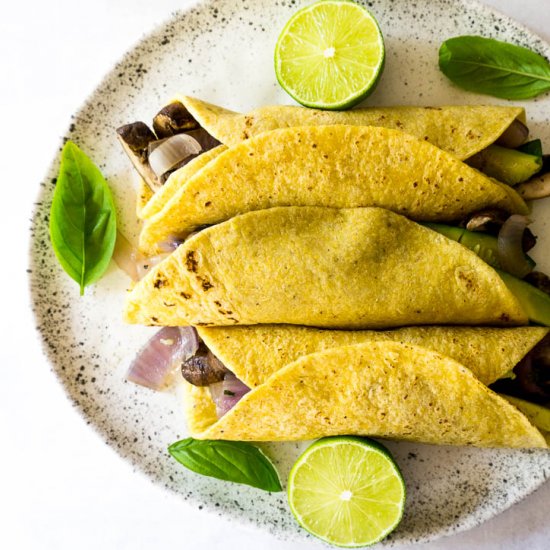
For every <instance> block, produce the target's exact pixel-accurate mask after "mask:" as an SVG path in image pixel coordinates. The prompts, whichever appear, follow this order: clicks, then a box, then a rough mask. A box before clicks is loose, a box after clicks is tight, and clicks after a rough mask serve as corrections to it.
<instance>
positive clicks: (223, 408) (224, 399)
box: [209, 373, 250, 418]
mask: <svg viewBox="0 0 550 550" xmlns="http://www.w3.org/2000/svg"><path fill="white" fill-rule="evenodd" d="M209 388H210V395H211V396H212V401H214V404H215V405H216V414H217V415H218V418H221V417H222V416H223V415H224V414H225V413H226V412H228V411H230V410H231V409H232V408H233V407H234V406H235V405H236V404H237V403H238V402H239V401H240V400H241V399H242V397H243V396H244V395H246V394H247V393H248V392H249V391H250V388H249V387H248V386H247V385H246V384H245V383H244V382H241V381H240V380H239V379H238V378H237V377H236V376H235V375H234V374H233V373H228V374H226V375H225V377H224V379H223V382H216V383H215V384H211V385H210V386H209Z"/></svg>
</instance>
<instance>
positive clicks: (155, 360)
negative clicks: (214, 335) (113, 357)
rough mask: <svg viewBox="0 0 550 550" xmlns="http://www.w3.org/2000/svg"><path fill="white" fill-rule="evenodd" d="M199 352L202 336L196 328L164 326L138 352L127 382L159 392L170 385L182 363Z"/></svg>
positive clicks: (127, 376)
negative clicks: (200, 336)
mask: <svg viewBox="0 0 550 550" xmlns="http://www.w3.org/2000/svg"><path fill="white" fill-rule="evenodd" d="M198 349H199V336H198V334H197V331H196V330H195V329H194V328H193V327H164V328H162V329H161V330H159V331H158V332H157V333H156V334H155V335H154V336H153V337H152V338H151V339H150V340H149V341H148V342H147V343H146V344H145V346H143V348H141V350H140V351H139V352H138V354H137V355H136V357H135V358H134V360H133V361H132V364H131V365H130V368H129V370H128V373H127V374H126V379H127V380H129V381H130V382H133V383H134V384H139V385H140V386H145V387H146V388H149V389H152V390H155V391H159V390H162V389H165V388H166V387H168V386H169V385H170V383H171V382H172V380H173V378H174V373H175V371H176V369H177V367H178V366H179V364H180V363H181V362H182V361H184V360H185V359H187V358H189V357H191V356H193V355H194V354H195V353H196V352H197V350H198Z"/></svg>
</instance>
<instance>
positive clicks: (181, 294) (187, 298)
mask: <svg viewBox="0 0 550 550" xmlns="http://www.w3.org/2000/svg"><path fill="white" fill-rule="evenodd" d="M180 296H181V297H182V298H185V299H186V300H190V299H191V294H188V293H187V292H180Z"/></svg>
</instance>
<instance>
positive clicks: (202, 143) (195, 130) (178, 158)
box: [117, 101, 220, 191]
mask: <svg viewBox="0 0 550 550" xmlns="http://www.w3.org/2000/svg"><path fill="white" fill-rule="evenodd" d="M153 128H154V130H155V132H156V135H155V132H153V131H152V130H151V129H150V128H149V127H148V126H147V125H146V124H145V123H144V122H134V123H132V124H125V125H124V126H121V127H120V128H118V129H117V134H118V138H119V140H120V142H121V144H122V147H123V148H124V150H125V152H126V154H127V155H128V157H129V158H130V160H131V161H132V164H133V165H134V166H135V168H136V169H137V171H138V173H139V174H140V176H141V177H142V178H143V179H144V181H145V182H146V183H147V185H148V186H149V187H150V188H151V190H152V191H157V190H158V189H160V187H162V185H164V183H165V182H166V180H167V179H168V177H169V176H170V174H171V173H172V172H174V171H175V170H177V169H178V168H181V167H182V166H185V165H186V164H187V163H188V162H190V161H191V160H192V159H194V158H195V157H196V156H198V155H199V154H201V153H203V152H205V151H208V150H210V149H213V148H214V147H217V146H218V145H220V142H219V141H218V140H217V139H216V138H214V137H213V136H211V135H210V134H209V133H208V132H207V131H206V130H205V129H204V128H201V126H200V125H199V123H198V122H197V121H196V120H195V119H194V118H193V116H192V115H191V114H190V113H189V111H187V109H186V108H185V107H184V105H183V104H182V103H180V102H179V101H177V102H174V103H170V104H169V105H166V107H163V108H162V109H161V110H160V111H159V112H158V113H157V115H156V116H155V118H154V120H153ZM182 136H186V137H182ZM187 136H188V137H187Z"/></svg>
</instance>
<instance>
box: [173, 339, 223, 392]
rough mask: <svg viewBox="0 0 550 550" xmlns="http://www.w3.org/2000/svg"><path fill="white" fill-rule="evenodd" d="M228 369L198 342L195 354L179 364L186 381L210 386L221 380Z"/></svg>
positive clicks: (202, 343)
mask: <svg viewBox="0 0 550 550" xmlns="http://www.w3.org/2000/svg"><path fill="white" fill-rule="evenodd" d="M229 372H230V371H229V369H227V368H226V367H225V365H224V364H223V363H222V362H221V361H220V360H219V359H218V358H217V357H216V356H215V355H214V354H213V353H212V352H211V351H210V350H209V349H208V348H207V347H206V345H205V344H204V342H202V341H201V342H200V344H199V349H198V350H197V351H196V352H195V354H194V355H193V356H191V357H189V358H187V359H186V360H185V361H183V363H182V365H181V375H182V376H183V378H185V380H187V382H189V383H190V384H193V385H194V386H210V385H211V384H215V383H216V382H222V381H223V379H224V377H225V375H226V374H227V373H229Z"/></svg>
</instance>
